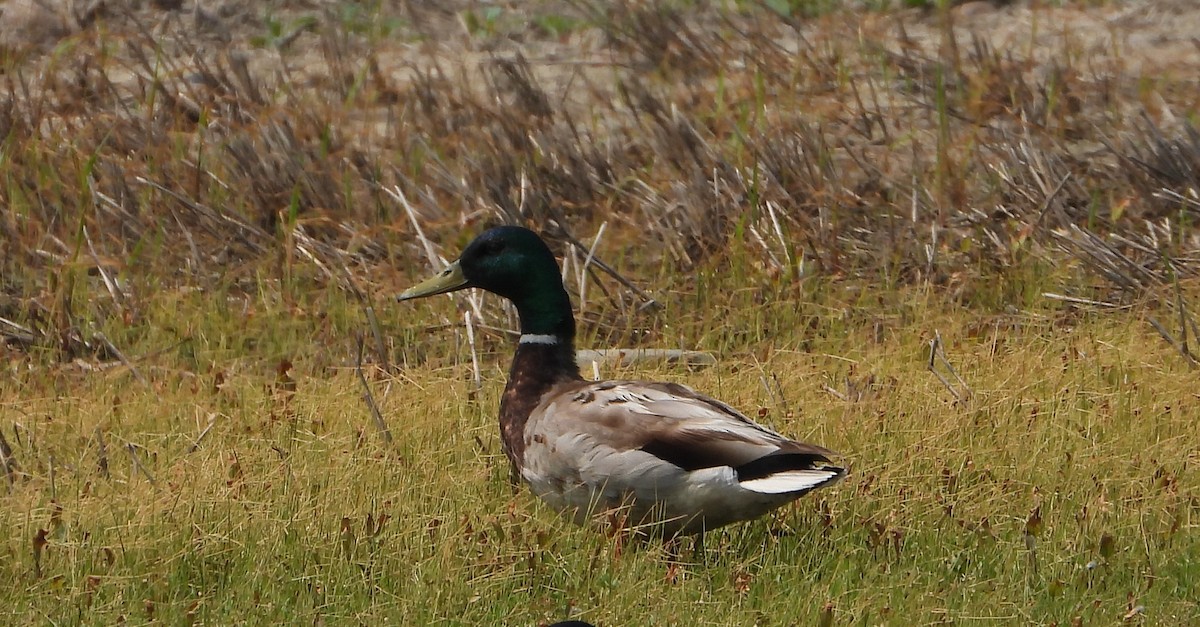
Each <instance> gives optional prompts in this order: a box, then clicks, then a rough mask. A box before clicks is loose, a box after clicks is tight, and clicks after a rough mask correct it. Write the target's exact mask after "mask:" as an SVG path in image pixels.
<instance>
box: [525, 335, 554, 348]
mask: <svg viewBox="0 0 1200 627" xmlns="http://www.w3.org/2000/svg"><path fill="white" fill-rule="evenodd" d="M518 344H545V345H554V344H558V336H557V335H545V334H541V333H526V334H524V335H522V336H521V340H520V341H519V342H518Z"/></svg>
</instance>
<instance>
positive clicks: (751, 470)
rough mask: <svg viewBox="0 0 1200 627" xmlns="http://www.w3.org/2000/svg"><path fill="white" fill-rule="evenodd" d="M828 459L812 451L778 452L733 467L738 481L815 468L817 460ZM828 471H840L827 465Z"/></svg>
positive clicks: (840, 470)
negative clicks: (786, 471)
mask: <svg viewBox="0 0 1200 627" xmlns="http://www.w3.org/2000/svg"><path fill="white" fill-rule="evenodd" d="M824 461H828V460H826V459H825V457H824V456H821V455H817V454H814V453H779V454H777V455H767V456H766V457H760V458H758V459H756V460H754V461H752V462H750V463H747V464H742V465H741V466H738V467H737V468H734V469H733V470H734V472H736V473H737V478H738V481H753V480H754V479H762V478H763V477H769V476H771V475H773V474H775V473H778V472H783V471H785V470H809V469H813V468H817V462H824ZM826 468H828V469H829V470H830V471H834V472H839V473H840V472H842V469H841V468H837V467H836V466H827V467H826Z"/></svg>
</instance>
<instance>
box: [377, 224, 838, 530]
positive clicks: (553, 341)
mask: <svg viewBox="0 0 1200 627" xmlns="http://www.w3.org/2000/svg"><path fill="white" fill-rule="evenodd" d="M469 287H476V288H480V289H483V290H487V291H489V292H492V293H493V294H498V295H500V296H502V297H504V298H507V299H508V300H510V301H512V303H513V304H514V305H515V306H516V308H517V314H518V315H519V317H520V322H521V338H520V340H519V341H518V342H517V349H516V355H515V356H514V357H513V361H512V366H511V369H510V370H509V375H508V386H507V387H506V388H505V390H504V395H503V397H502V400H501V402H500V436H501V441H502V442H503V448H504V453H505V454H506V455H507V456H508V459H509V461H510V462H511V463H512V468H513V469H514V471H515V474H516V475H517V476H519V477H520V478H521V479H523V480H524V481H525V482H526V483H528V484H529V487H530V488H531V489H532V491H533V492H534V493H535V494H536V495H537V496H538V497H540V498H541V499H542V500H544V501H545V502H547V503H549V504H550V505H551V506H553V507H554V508H555V509H558V510H560V511H562V512H564V513H566V514H569V515H570V516H572V517H573V518H574V519H575V521H576V522H580V523H585V522H587V521H588V520H591V519H594V518H598V517H599V515H600V514H603V513H609V514H612V513H613V512H616V513H617V514H616V515H615V516H614V515H610V516H608V518H609V519H611V520H623V521H626V522H625V524H626V525H627V526H630V527H635V526H636V527H637V528H639V529H649V530H652V531H656V532H661V533H663V534H666V535H670V536H674V535H679V534H695V533H703V532H704V531H706V530H711V529H715V528H717V527H720V526H722V525H727V524H729V523H733V522H738V521H743V520H750V519H752V518H756V517H758V516H761V515H763V514H765V513H767V512H768V511H770V510H772V509H775V508H777V507H779V506H781V505H784V504H786V503H789V502H791V501H793V500H795V499H797V498H799V497H801V496H803V495H805V494H807V493H808V492H810V491H812V490H815V489H817V488H821V487H825V486H828V485H831V484H833V483H836V482H837V481H838V480H839V479H841V478H842V476H843V475H845V472H846V471H845V470H844V469H843V468H839V467H837V466H834V465H832V464H831V463H830V462H831V458H833V457H835V454H834V453H833V452H831V451H829V450H828V449H825V448H822V447H820V446H816V445H813V444H805V443H803V442H797V441H795V440H791V439H788V438H786V437H784V436H782V435H780V434H778V433H776V432H774V431H771V430H770V429H767V428H765V427H763V426H761V425H758V424H756V423H755V422H754V421H752V420H750V419H749V418H747V417H746V416H744V415H743V414H741V413H739V412H738V411H737V410H735V409H734V408H732V407H730V406H729V405H726V404H725V403H722V402H721V401H718V400H716V399H713V398H709V397H707V396H704V395H703V394H699V393H697V392H695V391H693V390H692V389H691V388H688V387H686V386H683V385H679V384H677V383H650V382H642V381H586V380H584V379H583V377H581V376H580V375H579V367H578V365H577V363H576V358H575V318H574V315H573V314H572V311H571V301H570V298H569V297H568V296H567V291H566V289H564V287H563V283H562V275H561V274H560V272H559V268H558V262H557V261H556V260H555V258H554V254H553V253H551V252H550V249H549V248H548V247H547V246H546V243H545V242H543V241H542V239H541V238H540V237H538V235H537V234H536V233H534V232H533V231H530V230H528V229H525V228H521V227H516V226H501V227H496V228H493V229H490V230H488V231H486V232H484V233H483V234H482V235H480V236H479V237H477V238H476V239H475V240H474V241H472V242H471V243H470V244H469V245H467V247H466V249H465V250H463V252H462V255H461V256H460V257H459V258H458V260H457V261H455V262H454V263H452V264H450V266H449V267H448V268H446V269H445V270H443V271H442V272H441V273H439V274H437V275H436V276H434V277H432V278H430V279H428V280H426V281H424V282H422V283H420V284H418V285H416V286H414V287H412V288H410V289H408V290H407V291H405V292H403V293H402V294H400V296H399V297H398V299H399V300H402V301H404V300H410V299H414V298H421V297H424V296H432V295H434V294H445V293H447V292H453V291H456V290H461V289H466V288H469Z"/></svg>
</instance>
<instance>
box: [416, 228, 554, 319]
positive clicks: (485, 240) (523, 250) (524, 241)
mask: <svg viewBox="0 0 1200 627" xmlns="http://www.w3.org/2000/svg"><path fill="white" fill-rule="evenodd" d="M468 287H477V288H479V289H482V290H487V291H489V292H492V293H493V294H498V295H500V296H503V297H504V298H507V299H509V300H511V301H512V302H513V304H515V305H516V306H517V312H518V313H519V314H520V316H521V326H522V331H524V332H532V333H551V332H555V333H564V332H566V327H567V326H569V327H570V335H574V320H573V319H572V316H571V301H570V299H569V298H568V297H567V293H566V290H564V289H563V285H562V275H561V274H559V269H558V262H557V261H556V260H555V259H554V254H553V253H551V252H550V248H549V247H547V246H546V243H545V242H543V241H542V238H540V237H538V235H537V233H534V232H533V231H530V230H529V229H526V228H522V227H519V226H499V227H496V228H493V229H488V230H487V231H485V232H484V233H483V234H482V235H480V236H479V237H476V238H475V239H474V241H472V242H471V243H470V244H468V245H467V247H466V249H464V250H463V252H462V255H461V256H459V258H458V260H457V261H455V262H454V263H452V264H450V266H449V267H447V268H446V269H445V270H443V271H441V272H440V273H438V274H437V275H436V276H434V277H432V278H429V279H427V280H425V281H422V282H421V283H419V284H417V285H415V286H413V287H411V288H409V289H407V290H405V291H404V292H403V293H402V294H400V296H399V297H398V300H411V299H414V298H421V297H424V296H433V295H434V294H445V293H447V292H454V291H458V290H461V289H466V288H468ZM564 318H565V320H564Z"/></svg>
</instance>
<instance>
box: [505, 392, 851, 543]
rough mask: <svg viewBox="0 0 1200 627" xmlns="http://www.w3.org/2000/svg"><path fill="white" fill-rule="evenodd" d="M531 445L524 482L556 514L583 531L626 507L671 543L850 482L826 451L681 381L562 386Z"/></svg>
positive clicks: (543, 411) (545, 402)
mask: <svg viewBox="0 0 1200 627" xmlns="http://www.w3.org/2000/svg"><path fill="white" fill-rule="evenodd" d="M524 436H525V441H524V443H525V458H524V464H523V468H522V469H521V475H522V477H523V478H524V479H525V480H526V481H527V482H529V484H530V486H531V487H532V489H533V491H534V492H535V493H536V494H537V495H538V496H540V497H541V498H543V499H544V500H545V501H547V502H548V503H550V504H551V505H552V506H554V507H556V508H558V509H561V510H565V511H569V512H570V513H572V514H573V515H574V516H575V518H576V520H577V521H579V522H585V521H586V520H587V519H588V518H590V517H592V516H594V515H596V514H598V513H601V512H606V511H608V510H613V509H615V508H620V507H625V508H627V509H626V510H625V511H624V514H625V515H626V516H627V517H628V520H629V522H630V524H640V523H643V522H647V523H654V525H655V526H656V527H657V528H658V530H659V531H661V532H664V533H668V534H673V533H680V532H682V533H694V532H700V531H704V530H706V529H713V528H716V527H720V526H722V525H725V524H728V523H731V522H736V521H739V520H747V519H750V518H754V517H757V516H760V515H762V514H764V513H766V512H767V511H769V510H771V509H773V508H775V507H778V506H779V505H782V504H784V503H787V502H789V501H792V500H794V499H796V498H798V497H800V496H802V495H803V494H805V493H806V492H808V491H810V490H812V489H814V488H817V487H821V486H824V485H828V484H830V483H833V482H835V481H837V479H839V478H840V477H841V475H842V474H843V473H844V471H843V470H842V469H841V468H836V467H833V466H827V465H825V464H826V462H828V461H829V457H830V456H832V453H830V452H829V451H828V450H826V449H823V448H821V447H817V446H812V445H808V444H803V443H800V442H795V441H793V440H789V439H787V438H785V437H783V436H781V435H779V434H778V433H775V432H774V431H771V430H769V429H766V428H764V427H762V426H760V425H758V424H755V423H754V422H753V421H751V420H750V419H748V418H746V417H745V416H743V415H742V414H740V413H738V412H737V411H736V410H734V409H733V408H731V407H729V406H728V405H726V404H724V403H721V402H720V401H717V400H715V399H712V398H709V397H706V396H703V395H701V394H697V393H696V392H694V391H693V390H691V389H690V388H687V387H685V386H682V385H677V384H672V383H645V382H634V381H605V382H586V381H572V382H568V383H564V384H561V385H559V386H557V387H555V388H554V389H553V390H551V391H550V392H549V393H547V394H546V395H545V396H543V398H542V400H541V402H540V403H539V405H538V406H537V407H536V409H534V411H533V412H532V413H531V415H530V416H529V421H528V423H527V424H526V425H525V429H524Z"/></svg>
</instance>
